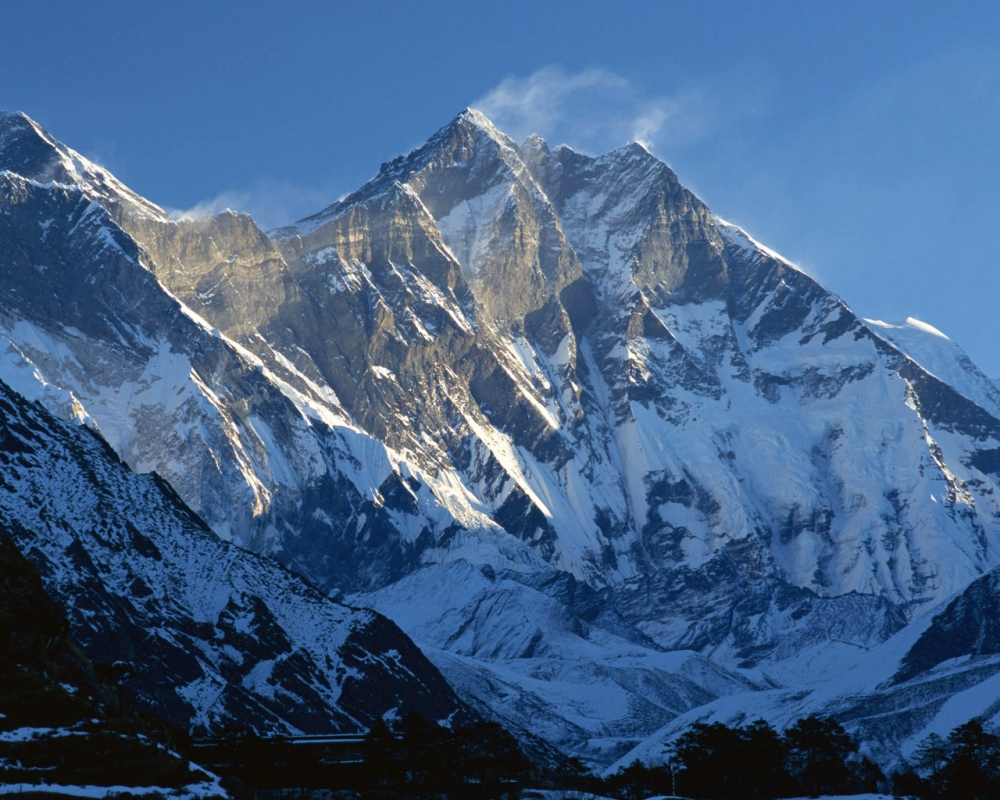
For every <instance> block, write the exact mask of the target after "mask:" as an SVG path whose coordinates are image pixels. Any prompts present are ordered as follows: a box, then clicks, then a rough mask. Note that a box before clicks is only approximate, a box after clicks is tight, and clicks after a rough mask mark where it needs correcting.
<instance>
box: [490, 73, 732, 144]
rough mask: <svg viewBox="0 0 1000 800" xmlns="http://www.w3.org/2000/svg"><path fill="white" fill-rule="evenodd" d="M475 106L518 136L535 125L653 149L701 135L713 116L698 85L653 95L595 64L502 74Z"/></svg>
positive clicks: (587, 140) (576, 138) (541, 130)
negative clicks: (576, 68) (577, 68)
mask: <svg viewBox="0 0 1000 800" xmlns="http://www.w3.org/2000/svg"><path fill="white" fill-rule="evenodd" d="M473 106H475V107H476V108H478V109H480V110H481V111H482V112H483V113H484V114H486V116H488V117H489V118H490V119H491V120H493V122H494V123H495V124H496V125H497V127H499V128H500V129H501V130H503V131H505V132H506V133H508V134H510V135H511V136H513V137H514V138H515V139H517V140H519V141H521V140H523V139H525V138H526V137H527V136H529V135H530V134H532V133H537V134H538V135H539V136H541V137H542V138H544V139H546V140H547V141H549V142H550V143H551V144H560V143H562V142H566V143H568V144H570V145H572V146H573V147H574V148H577V149H580V150H583V151H587V152H604V151H606V150H608V149H611V148H614V147H618V146H621V145H623V144H627V143H629V142H632V141H637V142H639V143H641V144H643V145H644V146H646V147H647V148H649V149H651V150H652V149H655V148H658V147H660V148H662V147H669V146H683V145H685V144H690V143H692V142H694V141H697V140H699V139H700V138H702V137H703V136H704V135H705V134H706V133H707V132H708V131H709V130H711V129H712V128H713V127H714V119H715V117H716V113H715V108H714V104H713V103H712V102H711V101H710V100H709V99H708V97H707V96H706V94H705V93H704V92H702V91H699V90H696V89H690V90H686V91H681V92H678V93H676V94H674V95H671V96H663V95H650V94H648V93H646V92H643V91H642V90H640V89H639V88H637V87H636V86H635V85H634V84H633V83H632V82H631V81H629V80H628V79H626V78H624V77H622V76H621V75H618V74H616V73H614V72H611V71H610V70H606V69H602V68H599V67H592V68H590V69H586V70H583V71H581V72H575V73H570V72H567V71H566V70H564V69H563V68H561V67H558V66H547V67H543V68H542V69H540V70H538V71H537V72H534V73H532V74H531V75H529V76H527V77H526V78H516V77H510V78H506V79H504V80H503V81H501V82H500V84H499V85H497V86H496V87H495V88H493V89H492V90H490V91H489V92H488V93H487V94H485V95H483V96H482V97H480V98H479V99H478V100H476V101H475V102H474V103H473Z"/></svg>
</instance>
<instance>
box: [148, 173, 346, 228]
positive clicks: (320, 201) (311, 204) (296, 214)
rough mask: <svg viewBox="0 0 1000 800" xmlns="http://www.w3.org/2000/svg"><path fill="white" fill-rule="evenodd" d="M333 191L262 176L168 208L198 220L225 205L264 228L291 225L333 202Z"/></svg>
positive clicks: (182, 217) (176, 214)
mask: <svg viewBox="0 0 1000 800" xmlns="http://www.w3.org/2000/svg"><path fill="white" fill-rule="evenodd" d="M333 199H334V195H333V194H332V193H330V192H327V191H322V190H320V189H316V188H313V187H302V186H296V185H294V184H292V183H289V182H287V181H274V180H261V181H258V182H256V183H254V184H253V185H252V186H250V187H249V188H247V189H231V190H227V191H225V192H222V193H220V194H219V195H217V196H216V197H213V198H211V199H208V200H202V201H201V202H199V203H196V204H195V205H193V206H192V207H191V208H187V209H176V208H168V209H166V210H167V213H169V214H170V216H171V217H172V218H173V219H175V220H198V219H202V218H204V217H207V216H210V215H212V214H218V213H220V212H222V211H225V210H226V209H229V210H232V211H237V212H244V213H247V214H249V215H250V216H251V217H253V219H254V222H256V223H257V224H258V225H259V226H260V227H261V228H263V229H264V230H269V229H271V228H277V227H281V226H282V225H290V224H291V223H293V222H295V221H296V220H300V219H302V218H303V217H306V216H309V215H310V214H314V213H316V212H317V211H319V210H320V209H322V208H325V207H326V206H328V205H330V203H331V202H333Z"/></svg>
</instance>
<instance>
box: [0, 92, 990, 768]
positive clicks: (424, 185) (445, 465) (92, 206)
mask: <svg viewBox="0 0 1000 800" xmlns="http://www.w3.org/2000/svg"><path fill="white" fill-rule="evenodd" d="M78 158H79V157H78V156H77V155H76V154H74V153H73V151H71V150H69V149H68V148H66V147H64V146H63V145H60V144H58V143H57V142H55V140H54V139H52V138H51V137H50V136H49V135H48V134H45V133H44V131H41V129H40V128H38V126H37V125H35V124H34V123H31V122H30V121H27V120H26V118H23V117H17V116H13V117H12V116H6V117H3V118H2V119H0V170H5V172H3V173H2V174H3V176H4V177H3V179H2V180H3V183H2V187H3V188H2V191H0V211H2V213H0V241H4V242H6V243H16V246H12V245H8V254H7V255H6V257H5V258H4V259H3V261H2V263H0V268H2V269H3V277H4V281H5V285H7V286H9V287H12V289H11V291H9V292H8V293H6V294H5V296H4V298H3V300H2V302H0V331H2V335H3V336H4V337H5V338H6V339H7V341H8V343H9V344H8V355H7V356H6V357H5V358H6V360H5V361H3V362H2V363H3V371H0V378H3V377H5V376H6V375H9V374H12V373H15V372H16V374H17V375H18V376H20V380H21V383H20V384H19V385H20V386H23V387H25V391H27V392H29V394H30V393H31V392H32V391H33V392H34V393H35V396H37V397H39V398H40V399H42V400H43V402H46V403H48V404H49V405H50V407H51V408H52V410H53V411H55V412H57V413H59V414H62V415H63V416H64V417H69V416H72V414H73V413H76V414H77V415H78V416H79V415H81V414H82V415H85V416H86V418H87V419H89V420H91V421H92V424H93V425H94V426H95V427H96V428H97V429H98V430H100V431H101V432H102V433H103V435H104V436H105V438H106V439H107V441H108V442H109V443H110V444H111V446H112V447H113V448H114V449H115V450H116V452H118V453H119V455H120V456H121V457H122V458H123V459H124V460H125V461H126V462H127V463H128V464H129V465H130V466H132V467H133V468H135V469H137V470H139V471H150V470H154V469H155V470H156V471H157V472H158V473H159V474H160V475H161V476H162V477H163V478H164V479H166V480H167V481H168V482H169V483H170V484H171V485H172V486H173V488H174V489H175V490H176V491H177V493H178V494H179V495H180V497H181V498H183V500H184V502H186V503H187V504H188V505H190V506H191V508H193V509H194V510H195V511H196V512H197V513H199V514H200V515H201V516H202V517H203V518H204V519H205V520H206V521H207V522H208V524H209V525H210V526H211V527H212V528H213V529H214V530H215V531H216V532H217V533H218V534H219V535H220V536H222V537H223V538H226V539H231V540H232V541H234V542H237V543H239V544H240V545H242V546H243V547H246V548H249V549H252V550H256V551H258V552H261V553H265V554H267V555H271V556H273V557H275V558H277V559H278V560H280V561H282V562H283V563H284V564H285V565H287V566H288V567H290V568H291V569H293V570H295V571H297V572H299V573H300V574H302V575H304V576H305V577H306V578H307V579H308V580H309V581H310V582H311V583H312V584H314V585H315V586H317V587H319V588H320V589H322V590H323V591H324V592H327V593H331V594H335V595H337V594H338V593H346V595H347V596H348V597H349V598H350V599H351V600H352V601H353V602H355V603H357V604H363V605H367V606H369V607H372V608H375V609H378V610H380V611H383V612H384V613H386V614H387V615H389V616H390V617H391V618H393V619H394V620H396V621H397V622H398V623H399V624H400V625H401V626H402V627H403V628H404V629H405V630H406V631H407V632H408V633H410V634H411V635H412V636H413V637H414V639H415V640H416V641H417V642H418V644H420V645H421V646H422V647H423V648H424V649H425V652H426V653H427V654H428V655H429V656H430V657H431V659H432V660H433V661H434V662H435V664H436V665H437V666H438V667H439V668H440V669H441V670H442V671H443V672H444V674H445V676H446V677H447V678H448V679H449V680H450V681H451V682H452V683H453V685H454V686H455V687H456V688H457V689H458V690H459V692H460V694H461V696H462V697H463V699H465V700H467V701H468V702H470V703H472V704H473V705H474V706H475V707H476V708H478V709H479V710H480V711H481V712H482V713H485V714H487V715H494V716H496V717H500V718H503V719H505V720H507V721H508V722H509V723H513V724H515V725H521V726H523V727H524V728H526V729H530V730H532V731H533V732H534V733H536V734H539V735H541V736H543V737H545V738H548V739H549V740H550V741H552V742H554V743H556V744H558V745H559V746H560V747H563V748H564V749H565V750H567V751H569V752H573V753H577V754H581V755H583V756H585V757H586V758H589V759H592V760H593V761H594V762H596V763H607V762H609V761H611V760H613V759H614V758H616V757H618V756H620V755H622V754H623V753H624V752H625V751H626V750H627V749H628V748H629V747H630V746H631V745H632V744H635V743H637V742H638V741H640V740H641V739H642V738H643V737H645V736H648V735H650V734H652V733H653V732H654V731H655V730H656V729H658V728H659V727H660V726H662V725H663V724H665V723H666V722H667V721H669V720H670V719H673V718H674V717H676V716H677V715H678V714H682V713H684V712H687V711H690V710H691V709H696V708H699V707H701V706H702V705H704V704H706V703H709V702H713V701H715V702H720V703H721V702H723V701H722V700H720V699H719V698H724V697H726V696H729V695H732V694H742V693H745V692H755V693H760V692H765V691H771V690H773V689H774V688H775V687H788V688H789V690H790V691H791V690H795V691H805V689H804V687H809V686H813V685H815V683H816V681H817V680H818V679H819V676H822V675H825V674H827V673H826V672H824V670H825V667H824V668H822V669H821V668H820V667H819V666H817V665H819V664H820V662H822V663H824V664H831V663H834V661H836V659H841V660H850V659H853V658H855V657H858V654H861V653H864V652H866V651H868V650H870V649H873V648H878V647H880V646H882V644H883V643H884V642H886V641H887V640H890V637H892V636H893V635H894V634H896V633H897V632H898V631H901V630H904V629H907V627H906V626H908V625H911V626H912V625H919V624H923V622H922V621H921V620H926V616H927V614H928V613H929V612H930V611H931V610H932V609H935V608H936V607H937V604H939V603H941V602H942V601H944V600H946V599H947V598H949V597H950V596H952V595H954V594H955V593H957V592H961V591H962V590H963V589H964V588H965V587H966V586H968V585H969V584H970V583H971V582H972V581H974V580H976V579H977V578H978V577H979V576H981V575H983V574H984V573H986V572H988V571H989V570H991V569H993V568H994V567H996V566H997V565H998V564H1000V502H998V494H997V490H998V481H1000V402H998V394H997V391H996V387H995V385H994V384H993V383H992V382H990V381H989V380H987V379H986V378H985V377H984V376H983V375H982V374H981V373H979V371H978V370H977V369H976V368H975V367H974V366H973V365H972V364H971V362H969V361H968V359H964V356H961V357H958V356H959V355H960V353H959V351H958V350H957V348H956V346H955V345H954V344H953V343H951V342H950V341H948V340H946V339H943V338H941V337H928V336H926V335H923V334H926V331H919V330H917V329H916V328H914V326H910V327H908V328H907V327H900V326H896V327H893V326H888V325H886V324H884V323H878V322H874V321H867V320H863V319H860V318H858V317H857V316H856V315H855V314H854V313H853V312H852V311H851V309H850V308H849V307H848V306H847V305H846V304H845V303H844V302H843V301H842V300H841V299H839V298H838V297H836V296H835V295H833V294H832V293H830V292H829V291H827V290H826V289H824V288H823V287H822V286H821V285H820V284H819V283H817V282H816V281H815V280H813V279H812V278H811V277H809V276H808V275H806V274H805V273H803V272H802V271H801V270H799V269H797V268H796V267H795V266H794V265H793V264H791V263H789V262H788V261H786V260H784V259H783V258H781V257H780V256H779V255H777V254H776V253H774V252H773V251H771V250H769V249H768V248H766V247H763V246H762V245H760V244H758V243H757V242H755V241H754V240H753V239H752V238H751V237H750V236H749V235H748V234H747V233H746V232H744V231H743V230H741V229H740V228H739V227H737V226H735V225H732V224H729V223H726V222H724V221H722V220H720V219H718V218H716V217H714V216H713V215H712V213H711V211H710V210H709V209H708V208H707V207H706V206H705V205H704V204H703V203H702V202H701V201H700V200H699V199H698V198H697V197H695V196H694V195H693V194H692V193H691V192H689V191H688V190H687V189H685V188H684V187H683V186H682V185H681V183H680V181H679V180H678V178H677V176H676V175H675V174H674V173H673V172H672V171H671V170H670V169H669V167H667V166H666V165H665V164H664V163H662V162H661V161H659V160H658V159H657V158H655V157H654V156H653V155H651V154H650V153H649V152H648V151H647V150H646V149H645V148H643V147H642V146H641V145H637V144H632V145H628V146H626V147H623V148H619V149H617V150H614V151H612V152H610V153H607V154H604V155H601V156H596V157H593V156H588V155H584V154H581V153H577V152H575V151H573V150H572V149H570V148H569V147H566V146H562V147H558V148H555V149H550V148H549V147H548V145H547V144H546V143H545V142H544V141H543V140H542V139H540V138H539V137H532V138H529V139H528V140H527V141H526V142H525V143H524V144H523V145H520V146H518V145H517V144H516V143H515V142H514V141H513V140H512V139H510V138H509V137H507V136H505V135H504V134H503V133H501V132H500V131H498V130H497V129H496V128H495V127H494V126H493V125H492V123H491V122H490V121H489V120H488V119H486V117H485V116H483V115H482V114H481V113H479V112H477V111H474V110H471V109H467V110H466V111H464V112H462V113H461V114H459V115H458V117H456V118H455V119H454V120H453V121H452V122H451V123H449V124H448V125H446V126H445V127H444V128H442V129H441V130H440V131H438V132H437V133H435V134H434V135H433V136H432V137H431V138H430V139H429V140H428V141H427V143H426V144H424V145H423V146H421V147H419V148H417V149H416V150H414V151H413V152H412V153H410V154H408V155H405V156H400V157H398V158H396V159H393V160H392V161H389V162H387V163H385V164H383V165H382V167H381V169H380V170H379V173H378V175H377V176H376V177H375V178H374V179H372V180H371V181H370V182H369V183H368V184H366V185H365V186H363V187H361V188H360V189H358V191H356V192H354V193H352V194H350V195H348V196H347V197H346V198H344V199H343V200H340V201H338V202H336V203H334V204H332V205H330V206H329V207H327V208H326V209H323V210H322V211H319V212H318V213H317V214H315V215H313V216H310V217H308V218H306V219H304V220H302V221H301V222H299V223H297V224H296V225H293V226H290V227H287V228H282V229H279V230H276V231H271V232H269V233H264V232H262V231H260V230H259V229H258V228H257V227H256V225H255V224H254V223H253V221H252V220H251V219H250V218H249V217H247V216H245V215H237V214H233V213H231V212H227V213H224V214H220V215H217V216H214V217H208V218H206V219H204V220H200V221H172V220H170V219H169V218H167V217H166V216H165V215H163V214H162V212H160V211H159V209H157V208H156V207H155V206H153V205H152V204H150V203H148V202H147V201H145V200H142V198H138V197H137V196H135V195H133V194H132V193H131V192H129V190H127V189H126V188H125V187H122V186H121V185H120V184H119V183H117V182H116V181H114V179H113V178H111V177H110V176H108V175H107V174H106V173H105V172H103V171H99V168H96V167H93V168H92V166H87V165H85V164H83V162H82V161H79V162H78ZM78 163H79V164H83V166H76V167H74V169H75V173H74V172H72V171H71V170H70V168H69V166H67V164H69V165H76V164H78ZM60 165H61V166H60ZM95 170H98V171H95ZM56 173H58V176H57V177H55V178H53V177H52V176H53V175H56ZM49 180H54V181H55V183H51V184H50V183H47V182H46V181H49ZM57 212H58V213H57ZM67 214H69V215H70V217H71V219H72V220H75V221H77V222H78V223H79V224H74V225H72V226H70V227H69V228H67V227H66V226H65V225H63V224H62V223H61V222H58V221H59V220H62V219H63V218H64V217H66V215H67ZM73 215H75V216H73ZM84 236H86V237H89V238H87V239H86V241H84V240H83V239H82V238H81V237H84ZM74 281H75V282H74ZM84 287H87V288H86V289H85V288H84ZM39 296H40V297H45V298H46V301H45V302H44V303H40V302H38V301H36V300H34V299H31V298H36V297H39ZM911 334H912V335H911ZM921 335H923V338H920V336H921ZM963 359H964V360H963ZM18 370H20V371H19V372H18ZM29 374H30V375H31V376H34V378H32V380H34V379H37V380H36V383H34V384H33V383H32V380H27V379H26V375H29ZM43 383H44V386H45V387H50V388H48V389H45V390H44V391H43V390H42V388H38V387H39V386H42V384H43ZM32 386H34V387H35V388H34V389H33V388H32ZM59 398H61V399H59ZM72 409H75V411H73V410H72ZM907 630H909V629H907ZM904 633H905V630H904ZM900 635H903V634H900ZM608 697H613V698H615V699H614V701H613V702H601V698H608ZM940 697H941V699H940V702H941V703H943V702H944V699H946V698H945V696H944V695H943V694H942V695H941V696H940ZM692 713H694V712H692ZM894 720H895V721H893V723H892V724H893V725H897V724H898V725H900V726H903V727H904V728H905V726H906V725H910V726H911V728H910V729H908V730H909V733H907V734H906V735H910V733H914V734H915V733H916V732H919V730H920V728H919V725H920V724H924V723H926V720H924V722H920V723H919V724H918V722H917V721H914V720H912V719H911V720H910V721H909V722H907V721H905V720H902V721H900V720H899V719H895V718H894ZM886 724H888V723H886ZM872 725H874V723H872ZM914 726H916V727H914ZM900 730H902V728H901V729H900ZM873 735H874V734H873ZM878 735H879V736H882V735H883V734H878ZM886 736H887V734H886ZM893 736H894V737H896V738H895V739H893V741H896V742H897V744H898V740H899V737H900V736H902V734H900V733H899V731H898V730H897V731H896V732H895V733H893ZM889 738H892V737H889ZM886 740H887V741H888V739H886ZM895 746H896V745H892V746H888V745H887V747H888V750H887V751H886V752H890V751H892V747H895ZM892 752H895V751H892Z"/></svg>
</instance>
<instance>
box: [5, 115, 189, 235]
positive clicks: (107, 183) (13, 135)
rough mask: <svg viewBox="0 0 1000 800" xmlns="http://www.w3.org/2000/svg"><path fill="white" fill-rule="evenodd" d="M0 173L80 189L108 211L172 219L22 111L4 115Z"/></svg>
mask: <svg viewBox="0 0 1000 800" xmlns="http://www.w3.org/2000/svg"><path fill="white" fill-rule="evenodd" d="M0 170H8V171H10V172H13V173H16V174H17V175H20V176H21V177H22V178H27V179H28V180H33V181H38V182H40V183H47V182H50V181H54V182H56V183H61V184H65V185H67V186H78V187H79V188H80V189H81V190H82V191H83V192H84V194H86V195H87V197H89V198H90V199H91V200H94V201H96V202H98V203H100V204H101V205H103V206H105V207H106V208H110V207H111V206H114V205H115V204H119V203H120V204H123V205H124V206H125V207H126V208H128V209H129V210H130V212H135V213H139V214H140V215H142V216H145V217H151V218H153V219H158V220H162V221H166V220H168V219H169V217H168V216H167V214H166V212H165V211H163V209H161V208H159V207H158V206H156V205H154V204H153V203H150V202H149V201H148V200H146V199H145V198H142V197H140V196H139V195H137V194H136V193H135V192H133V191H132V190H131V189H129V188H128V187H127V186H125V185H124V184H123V183H121V182H120V181H119V180H118V179H117V178H116V177H115V176H114V175H112V174H111V173H110V172H109V171H108V170H106V169H104V167H101V166H98V165H97V164H95V163H93V162H92V161H90V160H89V159H87V158H84V157H83V156H82V155H80V154H79V153H78V152H76V151H75V150H72V149H70V148H69V147H67V146H66V145H64V144H62V143H61V142H59V141H58V140H57V139H56V138H55V137H54V136H52V135H51V134H50V133H49V132H48V131H46V130H45V129H44V128H43V127H42V126H41V125H39V124H38V123H37V122H35V121H34V120H33V119H32V118H31V117H29V116H28V115H27V114H24V113H23V112H20V111H15V112H8V111H0Z"/></svg>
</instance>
